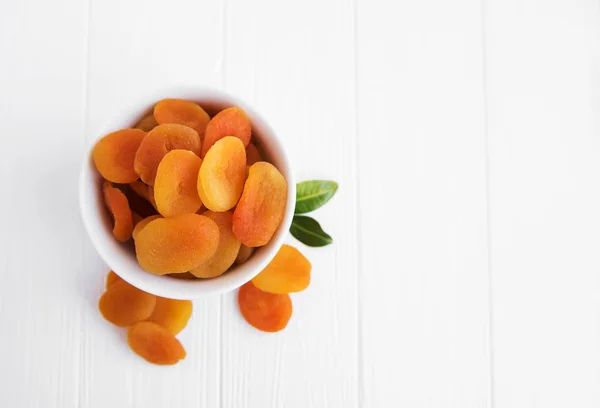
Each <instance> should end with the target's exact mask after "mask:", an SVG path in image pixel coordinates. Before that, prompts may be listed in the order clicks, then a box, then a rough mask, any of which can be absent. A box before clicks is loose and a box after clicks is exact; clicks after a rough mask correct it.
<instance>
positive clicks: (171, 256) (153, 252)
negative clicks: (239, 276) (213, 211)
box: [134, 214, 219, 275]
mask: <svg viewBox="0 0 600 408" xmlns="http://www.w3.org/2000/svg"><path fill="white" fill-rule="evenodd" d="M134 242H135V252H136V256H137V259H138V262H139V264H140V266H141V267H142V268H143V269H144V270H146V271H147V272H150V273H153V274H155V275H164V274H167V273H182V272H187V271H189V270H190V269H193V268H195V267H196V266H198V265H199V264H200V263H201V262H203V261H205V260H206V259H208V258H210V257H211V256H213V255H214V253H215V252H216V250H217V246H218V244H219V227H218V226H217V224H215V222H214V221H213V220H211V219H210V218H208V217H204V216H202V215H198V214H183V215H178V216H177V217H171V218H158V219H156V220H154V221H152V222H150V223H149V224H148V225H146V226H145V227H144V229H142V230H141V231H140V232H139V233H138V234H137V236H136V238H135V241H134Z"/></svg>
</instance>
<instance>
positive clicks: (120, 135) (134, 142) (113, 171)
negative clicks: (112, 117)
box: [92, 129, 146, 183]
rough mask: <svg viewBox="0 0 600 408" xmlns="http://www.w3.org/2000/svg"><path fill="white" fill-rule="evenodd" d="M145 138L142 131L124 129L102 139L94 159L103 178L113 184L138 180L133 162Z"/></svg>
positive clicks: (95, 151) (95, 149) (93, 154)
mask: <svg viewBox="0 0 600 408" xmlns="http://www.w3.org/2000/svg"><path fill="white" fill-rule="evenodd" d="M145 136H146V133H144V131H143V130H140V129H122V130H117V131H116V132H113V133H110V134H108V135H106V136H104V137H103V138H102V139H100V140H99V141H98V142H97V143H96V145H95V146H94V150H93V151H92V157H93V159H94V164H95V165H96V169H97V170H98V172H99V173H100V174H101V175H102V177H104V178H105V179H106V180H108V181H112V182H113V183H131V182H133V181H135V180H137V179H138V175H137V173H136V172H135V170H134V166H133V162H134V158H135V154H136V152H137V150H138V148H139V147H140V144H141V143H142V139H144V137H145Z"/></svg>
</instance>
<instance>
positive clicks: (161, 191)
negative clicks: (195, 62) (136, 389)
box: [92, 99, 311, 364]
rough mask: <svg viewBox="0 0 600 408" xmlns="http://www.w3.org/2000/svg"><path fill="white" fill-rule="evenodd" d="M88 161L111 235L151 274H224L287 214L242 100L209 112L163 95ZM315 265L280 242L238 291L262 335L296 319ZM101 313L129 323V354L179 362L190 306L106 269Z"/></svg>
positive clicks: (282, 184)
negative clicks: (130, 247) (296, 304)
mask: <svg viewBox="0 0 600 408" xmlns="http://www.w3.org/2000/svg"><path fill="white" fill-rule="evenodd" d="M92 156H93V160H94V163H95V165H96V169H97V170H98V172H99V173H100V174H101V175H102V177H103V178H104V183H103V185H102V191H103V195H104V201H105V203H106V207H107V209H108V210H109V212H110V213H111V215H112V218H113V220H114V227H113V235H114V237H115V238H116V239H117V240H118V241H120V242H126V241H129V240H130V239H131V238H133V242H134V246H135V253H136V257H137V260H138V262H139V264H140V266H141V267H142V269H144V270H145V271H147V272H149V273H152V274H156V275H167V274H168V275H170V276H173V277H179V278H184V279H196V278H201V279H208V278H214V277H217V276H220V275H222V274H223V273H225V272H227V271H228V270H229V269H230V268H231V267H232V265H234V264H242V263H244V262H245V261H246V260H248V259H249V258H250V257H251V255H252V252H253V250H254V248H256V247H260V246H263V245H266V244H267V243H268V242H269V241H270V239H271V238H272V236H273V234H274V233H275V231H276V230H277V228H278V227H279V225H280V224H281V221H282V219H283V216H284V212H285V208H286V199H287V183H286V180H285V178H284V177H283V175H282V174H281V173H280V172H279V170H278V169H277V168H276V167H275V166H273V165H272V164H271V163H269V162H268V161H265V160H264V158H263V155H262V153H261V150H260V149H259V148H258V147H257V145H256V144H255V141H254V140H253V139H252V126H251V123H250V120H249V119H248V117H247V115H246V114H245V112H244V111H243V110H242V109H240V108H238V107H231V108H227V109H224V110H222V111H220V112H218V113H217V114H216V115H214V116H213V117H212V118H211V117H210V116H209V115H208V114H207V113H206V112H205V111H204V109H203V108H202V107H200V106H199V105H198V104H196V103H193V102H190V101H185V100H179V99H165V100H162V101H160V102H158V103H157V104H156V105H155V107H154V110H153V112H151V113H150V114H148V115H147V116H145V117H144V118H143V119H141V120H140V121H139V122H138V124H137V125H136V126H135V128H131V129H122V130H118V131H116V132H113V133H110V134H108V135H106V136H104V137H103V138H102V139H100V140H99V141H98V142H97V143H96V145H95V147H94V149H93V152H92ZM310 272H311V264H310V262H309V261H308V260H307V259H306V258H305V257H304V256H303V255H302V254H301V253H300V252H299V251H298V250H297V249H296V248H294V247H291V246H289V245H283V246H282V248H281V249H280V250H279V252H278V253H277V255H276V256H275V258H274V259H273V260H272V261H271V263H270V264H269V265H268V266H267V267H266V268H265V269H264V270H263V271H262V272H261V273H260V274H259V275H257V276H256V277H255V278H254V279H253V280H252V281H251V282H248V283H246V284H245V285H243V286H242V287H241V288H240V290H239V293H238V304H239V307H240V311H241V314H242V316H243V317H244V318H245V320H246V321H247V322H248V323H249V324H250V325H252V326H254V327H256V328H257V329H259V330H263V331H267V332H276V331H279V330H282V329H283V328H285V327H286V325H287V323H288V321H289V319H290V317H291V315H292V302H291V299H290V296H289V293H291V292H298V291H301V290H304V289H305V288H306V287H307V286H308V285H309V283H310ZM99 308H100V311H101V313H102V315H103V316H104V318H105V319H106V320H108V321H110V322H111V323H113V324H115V325H117V326H119V327H129V332H128V342H129V345H130V347H131V349H132V350H133V351H134V352H135V353H137V354H138V355H140V356H141V357H143V358H144V359H146V360H147V361H149V362H151V363H155V364H175V363H177V362H178V361H179V360H181V359H183V358H184V357H185V355H186V353H185V350H184V349H183V346H182V345H181V343H180V342H179V340H177V338H176V337H175V335H177V334H178V333H179V332H180V331H181V330H183V328H184V327H185V326H186V325H187V322H188V320H189V318H190V316H191V314H192V303H191V302H190V301H184V300H173V299H166V298H161V297H158V296H155V295H152V294H149V293H146V292H144V291H142V290H140V289H137V288H135V287H134V286H132V285H130V284H129V283H127V282H126V281H124V280H123V279H120V278H119V277H118V275H116V274H115V273H114V272H112V271H111V272H109V275H108V277H107V283H106V291H105V293H104V294H103V295H102V297H101V298H100V302H99Z"/></svg>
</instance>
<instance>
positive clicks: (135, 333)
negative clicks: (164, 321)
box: [127, 322, 186, 365]
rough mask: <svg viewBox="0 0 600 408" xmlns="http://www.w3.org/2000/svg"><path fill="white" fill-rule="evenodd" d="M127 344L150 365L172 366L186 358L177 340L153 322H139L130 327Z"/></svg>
mask: <svg viewBox="0 0 600 408" xmlns="http://www.w3.org/2000/svg"><path fill="white" fill-rule="evenodd" d="M127 343H129V347H130V348H131V350H133V352H134V353H135V354H137V355H138V356H140V357H142V358H143V359H144V360H146V361H148V362H149V363H152V364H158V365H173V364H176V363H177V362H179V360H183V359H184V358H185V356H186V353H185V349H184V348H183V346H182V345H181V343H180V342H179V340H177V338H176V337H175V336H174V335H173V334H172V333H171V332H170V331H169V330H167V329H165V328H164V327H162V326H160V325H158V324H156V323H154V322H140V323H137V324H135V325H134V326H132V327H130V328H129V331H128V332H127Z"/></svg>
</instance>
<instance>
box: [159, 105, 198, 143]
mask: <svg viewBox="0 0 600 408" xmlns="http://www.w3.org/2000/svg"><path fill="white" fill-rule="evenodd" d="M154 117H155V118H156V121H157V122H158V123H160V124H161V125H163V124H167V123H177V124H179V125H185V126H189V127H191V128H192V129H194V130H195V131H196V132H198V135H200V137H201V138H202V137H203V135H204V131H205V130H206V125H207V124H208V122H209V121H210V116H208V113H206V112H205V111H204V109H202V108H201V107H200V106H199V105H197V104H195V103H194V102H190V101H184V100H182V99H163V100H162V101H160V102H158V103H157V104H156V106H155V107H154Z"/></svg>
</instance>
